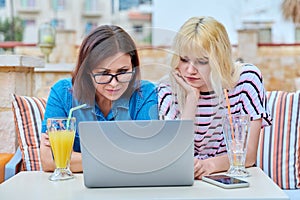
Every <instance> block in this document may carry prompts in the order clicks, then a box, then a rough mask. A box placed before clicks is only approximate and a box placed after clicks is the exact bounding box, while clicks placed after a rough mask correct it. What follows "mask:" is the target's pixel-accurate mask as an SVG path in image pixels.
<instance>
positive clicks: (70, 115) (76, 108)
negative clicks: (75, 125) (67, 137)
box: [67, 104, 86, 130]
mask: <svg viewBox="0 0 300 200" xmlns="http://www.w3.org/2000/svg"><path fill="white" fill-rule="evenodd" d="M85 106H86V104H82V105H79V106H76V107H73V108H71V109H70V111H69V116H68V120H67V130H68V129H69V126H70V120H71V117H72V113H73V111H74V110H78V109H80V108H83V107H85Z"/></svg>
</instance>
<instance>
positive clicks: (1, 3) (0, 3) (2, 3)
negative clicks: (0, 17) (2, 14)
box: [0, 0, 5, 8]
mask: <svg viewBox="0 0 300 200" xmlns="http://www.w3.org/2000/svg"><path fill="white" fill-rule="evenodd" d="M0 8H5V0H0Z"/></svg>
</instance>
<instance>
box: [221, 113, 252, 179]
mask: <svg viewBox="0 0 300 200" xmlns="http://www.w3.org/2000/svg"><path fill="white" fill-rule="evenodd" d="M249 131H250V118H249V115H247V114H237V115H226V116H224V117H223V134H224V139H225V143H226V148H227V153H228V158H229V162H230V168H229V170H228V171H227V175H229V176H233V177H247V176H249V175H250V174H249V172H248V171H247V170H246V168H245V161H246V154H247V144H248V138H249V134H250V132H249Z"/></svg>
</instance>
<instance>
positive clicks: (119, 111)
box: [40, 25, 158, 172]
mask: <svg viewBox="0 0 300 200" xmlns="http://www.w3.org/2000/svg"><path fill="white" fill-rule="evenodd" d="M140 77H141V75H140V67H139V57H138V52H137V49H136V45H135V43H134V41H133V40H132V38H131V37H130V36H129V35H128V33H127V32H125V31H124V30H123V29H122V28H121V27H119V26H115V25H103V26H99V27H98V28H96V29H95V30H93V31H92V32H91V33H90V34H89V35H88V36H87V37H86V38H85V39H84V40H83V42H82V45H81V47H80V51H79V56H78V60H77V64H76V67H75V70H74V72H73V74H72V79H62V80H60V81H58V82H57V83H56V84H55V85H54V86H53V87H52V88H51V91H50V94H49V97H48V101H47V105H46V110H45V115H44V121H43V124H42V133H44V134H42V138H41V146H40V152H41V160H42V167H43V170H44V171H53V170H54V169H55V164H54V162H53V159H52V154H51V148H50V143H49V139H48V135H47V133H46V130H47V127H46V123H47V119H48V118H50V117H67V116H68V114H69V111H70V109H71V108H73V107H75V106H78V105H82V104H87V106H86V107H84V108H82V109H80V110H76V111H74V112H73V116H74V117H75V118H76V123H77V125H78V123H79V122H80V121H91V120H93V121H111V120H147V119H157V118H158V111H157V94H156V88H155V85H154V84H152V83H150V82H148V81H142V80H140ZM73 151H74V152H73V153H72V158H71V163H70V169H71V171H73V172H79V171H82V164H81V153H80V142H79V134H78V131H77V132H76V135H75V141H74V146H73Z"/></svg>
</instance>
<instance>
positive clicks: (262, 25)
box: [243, 21, 273, 43]
mask: <svg viewBox="0 0 300 200" xmlns="http://www.w3.org/2000/svg"><path fill="white" fill-rule="evenodd" d="M243 25H244V28H245V29H249V30H257V34H258V43H272V25H273V21H244V22H243Z"/></svg>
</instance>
